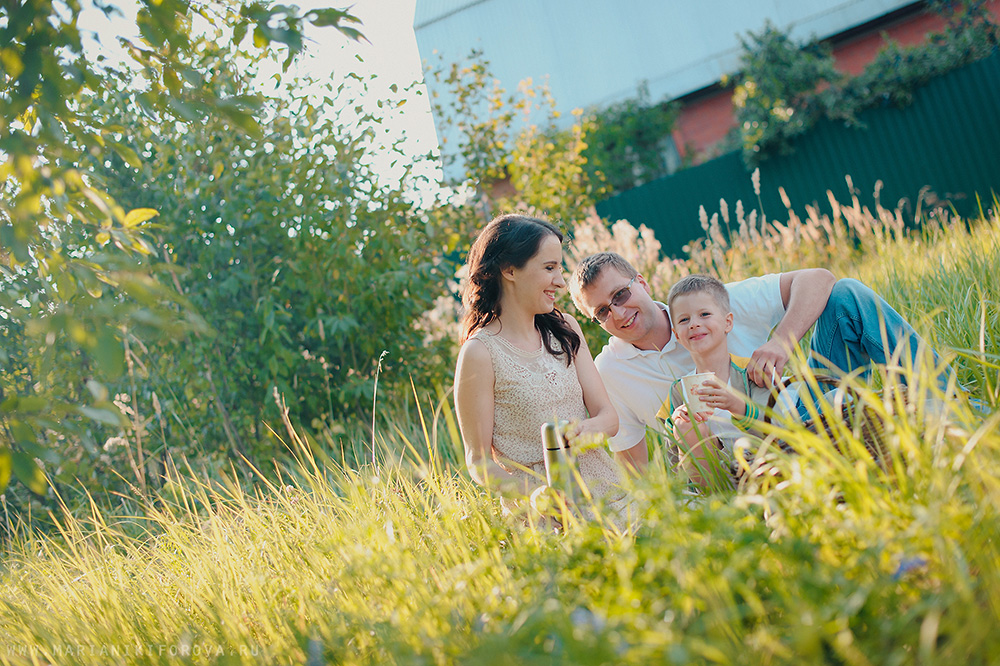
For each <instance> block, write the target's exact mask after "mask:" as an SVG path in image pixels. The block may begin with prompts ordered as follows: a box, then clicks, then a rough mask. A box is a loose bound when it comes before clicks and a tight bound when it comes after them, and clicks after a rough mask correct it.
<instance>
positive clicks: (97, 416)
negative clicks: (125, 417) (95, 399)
mask: <svg viewBox="0 0 1000 666" xmlns="http://www.w3.org/2000/svg"><path fill="white" fill-rule="evenodd" d="M76 410H77V411H78V412H80V413H81V414H83V415H84V416H86V417H87V418H89V419H93V420H95V421H98V422H99V423H105V424H107V425H112V426H120V425H121V424H122V420H121V413H119V412H115V411H113V410H111V409H106V408H100V407H88V406H87V405H78V406H77V408H76Z"/></svg>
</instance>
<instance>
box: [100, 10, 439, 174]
mask: <svg viewBox="0 0 1000 666" xmlns="http://www.w3.org/2000/svg"><path fill="white" fill-rule="evenodd" d="M118 4H119V6H120V8H121V9H122V11H123V13H125V14H126V16H125V17H124V18H123V19H116V20H113V21H110V22H109V21H108V20H106V19H105V18H104V17H103V15H101V14H100V13H99V12H97V11H95V10H93V9H85V11H84V13H83V14H82V15H81V17H80V29H81V31H93V32H95V33H97V35H98V38H99V39H100V41H101V43H102V44H103V45H104V47H105V52H106V53H109V54H110V55H112V56H113V51H114V49H113V47H114V45H116V43H117V42H116V40H115V37H116V36H118V35H121V34H122V32H123V31H128V30H132V32H131V33H130V34H129V35H123V36H132V35H134V26H135V8H134V6H133V5H131V3H130V2H129V1H128V0H122V1H121V2H120V3H118ZM287 4H290V5H291V4H295V5H298V6H299V7H300V8H301V9H302V10H304V11H307V10H309V9H313V8H321V7H330V6H333V7H338V8H346V9H348V10H349V11H350V12H351V13H352V14H354V15H355V16H357V17H358V18H359V19H361V21H362V25H361V26H353V27H357V28H358V29H360V30H361V32H362V33H363V34H364V35H365V37H367V39H368V41H367V42H365V41H362V42H355V41H353V40H351V39H348V38H346V37H345V36H344V35H342V34H341V33H340V32H338V31H336V30H335V29H333V28H313V27H310V28H309V29H308V30H307V32H306V37H307V41H306V48H305V53H304V54H302V55H301V56H300V60H299V62H298V64H297V65H296V66H295V67H296V68H300V70H301V71H303V72H308V73H309V74H312V75H313V76H315V77H317V78H321V79H323V78H330V79H332V80H333V81H335V82H339V81H341V80H343V79H344V77H346V76H347V74H349V73H351V72H353V73H355V74H358V75H361V76H362V77H364V78H365V79H368V95H367V97H366V99H365V101H366V102H367V103H368V108H369V110H370V111H372V112H376V113H384V114H385V120H384V122H383V125H382V126H383V127H384V128H386V129H388V130H389V132H388V133H386V138H393V137H398V136H400V135H405V136H406V138H407V140H406V143H405V144H404V149H405V150H406V152H407V154H409V155H411V156H413V158H414V160H416V159H417V157H418V156H420V155H426V154H427V153H428V152H430V151H432V150H433V151H436V150H437V136H436V134H435V130H434V122H433V120H432V117H431V112H430V104H429V101H428V99H427V94H426V89H425V88H424V86H423V85H422V81H423V73H422V70H421V62H420V55H419V52H418V51H417V40H416V37H415V36H414V33H413V15H414V8H415V5H416V0H355V1H354V3H353V4H351V5H345V4H342V3H341V2H338V0H291V1H290V2H288V3H287ZM84 6H85V7H87V4H86V3H84ZM109 47H110V48H109ZM275 71H277V70H275ZM371 75H374V76H375V78H374V79H370V78H369V77H370V76H371ZM414 81H420V82H421V84H420V85H419V86H417V87H415V88H414V90H413V93H411V94H409V95H408V96H407V98H406V103H405V104H404V105H403V106H402V107H399V108H397V109H393V110H391V111H389V110H388V109H387V108H383V109H376V106H375V101H376V100H378V99H383V98H389V97H392V96H396V97H398V95H394V94H393V93H392V92H390V90H389V87H390V86H391V85H393V84H395V85H396V86H398V88H399V90H402V89H404V88H406V87H407V86H410V84H412V83H413V82H414ZM417 91H419V92H421V93H422V94H414V93H416V92H417ZM341 112H342V113H343V110H341ZM390 162H391V158H386V159H385V160H380V155H378V154H377V151H376V154H375V155H373V165H374V166H375V168H376V170H377V171H378V172H379V173H380V174H382V175H383V176H384V177H386V178H397V179H398V178H399V177H400V176H401V171H402V165H400V164H397V166H396V167H390V166H389V163H390ZM420 173H423V174H424V175H427V176H433V175H434V170H433V169H432V168H431V167H430V166H428V167H426V168H424V169H423V170H422V171H421V172H420ZM417 187H418V189H423V188H420V187H419V184H418V185H417Z"/></svg>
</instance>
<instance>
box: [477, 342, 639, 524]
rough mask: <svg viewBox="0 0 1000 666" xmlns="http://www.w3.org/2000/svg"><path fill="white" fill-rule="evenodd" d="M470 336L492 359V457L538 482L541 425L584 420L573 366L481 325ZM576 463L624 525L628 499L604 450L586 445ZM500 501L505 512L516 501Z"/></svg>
mask: <svg viewBox="0 0 1000 666" xmlns="http://www.w3.org/2000/svg"><path fill="white" fill-rule="evenodd" d="M471 337H473V338H475V339H476V340H479V341H480V342H482V343H483V344H484V345H486V348H487V349H488V350H489V352H490V357H491V359H492V361H493V376H494V388H493V404H494V407H493V458H494V460H496V461H497V463H498V464H499V465H500V466H501V467H503V468H504V469H505V470H507V471H508V472H510V473H511V474H513V475H514V476H516V477H523V476H528V475H529V473H528V472H525V471H524V470H522V469H519V467H518V465H520V466H523V467H526V468H528V469H530V470H531V471H532V472H534V473H535V474H537V476H536V477H535V481H536V482H538V483H539V484H541V483H544V482H545V461H544V457H543V456H544V454H543V452H542V435H541V430H542V424H543V423H545V422H546V421H553V420H555V419H566V420H567V421H573V420H582V419H585V418H587V408H586V406H585V405H584V402H583V388H582V387H581V386H580V380H579V378H578V377H577V374H576V364H570V365H569V366H567V365H566V360H565V357H564V356H559V357H556V356H553V355H552V354H550V353H548V352H547V351H546V349H545V347H544V346H542V347H539V348H538V349H537V350H535V351H525V350H523V349H520V348H519V347H516V346H514V345H513V344H511V343H510V342H508V341H507V340H505V339H503V338H502V337H500V336H499V335H497V334H495V333H491V332H490V331H486V330H483V329H480V330H479V331H477V332H476V333H474V334H473V335H472V336H471ZM552 346H553V347H554V348H556V349H559V342H558V341H557V340H554V339H553V341H552ZM511 463H516V464H511ZM576 464H577V467H578V469H579V470H580V476H581V477H582V478H583V480H584V481H585V482H586V483H587V487H588V488H589V489H590V492H591V494H592V495H593V496H594V497H597V498H602V499H603V501H604V502H605V505H606V507H608V508H610V509H611V511H612V513H614V514H618V517H619V518H621V519H622V520H621V521H619V520H616V521H615V522H620V523H621V524H624V521H625V520H627V519H626V517H625V514H626V512H627V510H628V506H629V501H628V498H627V496H626V494H625V492H624V491H623V490H622V489H621V488H620V487H619V484H620V483H621V470H620V469H619V467H618V465H617V463H615V461H614V460H613V459H612V458H611V456H610V454H609V453H608V451H607V449H605V448H604V447H599V448H592V449H588V450H586V451H584V452H582V453H580V454H579V455H578V456H577V457H576ZM501 503H502V504H503V506H504V508H505V509H508V510H511V511H513V510H514V509H515V507H516V505H517V503H516V502H511V501H510V500H508V499H506V498H504V499H503V500H502V501H501Z"/></svg>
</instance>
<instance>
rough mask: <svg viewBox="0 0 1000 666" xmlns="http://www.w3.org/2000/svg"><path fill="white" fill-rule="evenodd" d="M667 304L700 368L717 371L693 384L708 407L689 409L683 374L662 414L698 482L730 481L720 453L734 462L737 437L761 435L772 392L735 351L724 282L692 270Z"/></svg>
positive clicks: (785, 393)
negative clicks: (755, 378)
mask: <svg viewBox="0 0 1000 666" xmlns="http://www.w3.org/2000/svg"><path fill="white" fill-rule="evenodd" d="M667 308H668V310H669V311H670V319H671V323H672V326H673V329H674V333H675V334H676V336H677V342H678V343H679V344H680V345H681V346H682V347H684V349H686V350H687V351H688V353H690V354H691V358H692V359H693V360H694V364H695V372H696V373H705V372H712V373H715V377H714V378H709V379H707V380H705V381H704V382H703V383H702V384H701V385H700V387H695V388H693V389H691V391H692V392H693V393H694V395H696V396H697V397H698V398H700V399H701V401H702V402H704V403H705V405H707V407H709V409H708V410H706V411H699V412H697V413H695V414H689V413H688V406H687V404H685V401H684V398H683V396H682V388H681V383H682V380H681V379H678V380H676V381H674V383H673V385H672V386H671V391H670V401H669V407H668V406H667V405H664V409H661V413H660V414H658V416H659V417H660V418H663V419H664V420H666V417H668V416H669V417H670V418H669V421H668V422H672V423H673V434H674V438H675V440H677V442H678V443H679V444H680V446H681V448H682V449H683V451H682V453H681V455H680V456H679V461H678V462H679V466H680V468H681V469H683V470H684V471H685V472H686V473H687V474H688V475H689V476H690V478H691V480H692V481H693V482H695V483H696V484H698V485H701V486H705V485H706V484H707V483H708V482H711V483H713V484H718V483H720V482H722V483H730V477H729V476H728V474H727V473H726V472H724V471H723V468H728V467H729V465H728V464H726V465H720V464H719V457H718V455H717V454H716V452H717V451H721V452H722V453H723V458H724V459H725V460H726V461H727V462H728V461H731V460H732V459H733V447H734V445H735V443H736V440H737V439H739V438H740V437H743V436H745V435H747V434H748V433H753V434H755V435H758V436H759V434H760V433H759V432H756V431H754V426H755V424H756V422H757V420H758V419H759V418H760V417H761V406H762V405H765V404H766V403H767V400H768V397H769V394H770V391H769V389H767V388H761V387H759V386H757V385H756V384H754V383H753V382H751V381H750V380H749V379H748V377H747V369H746V368H747V363H748V362H749V359H746V358H742V357H738V356H733V355H731V354H730V353H729V347H728V345H727V335H728V334H729V332H730V331H731V330H732V328H733V313H732V311H731V309H730V305H729V293H728V292H727V291H726V287H725V285H723V284H722V282H720V281H719V280H717V279H716V278H714V277H711V276H708V275H689V276H688V277H685V278H684V279H682V280H680V281H679V282H678V283H677V284H675V285H674V286H673V288H672V289H671V290H670V294H669V295H668V296H667ZM781 397H782V401H783V402H785V401H787V400H789V399H790V400H791V402H790V403H788V402H786V403H785V404H793V403H794V402H795V398H794V396H792V395H791V392H789V391H788V390H786V391H783V392H782V396H781ZM699 431H700V432H699Z"/></svg>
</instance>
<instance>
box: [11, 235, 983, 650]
mask: <svg viewBox="0 0 1000 666" xmlns="http://www.w3.org/2000/svg"><path fill="white" fill-rule="evenodd" d="M873 242H874V241H873ZM787 251H788V252H791V251H792V248H791V246H789V248H788V249H787ZM813 251H814V250H810V252H813ZM814 259H816V257H815V256H813V255H812V254H810V255H809V256H806V257H803V258H802V264H801V265H803V266H804V265H814V262H813V261H812V260H814ZM745 261H746V262H747V264H748V265H749V262H750V260H749V259H747V260H745ZM781 261H782V262H783V263H782V267H783V268H793V267H799V266H794V265H791V264H792V262H793V261H794V255H792V254H789V255H788V256H786V257H785V258H783V259H781ZM852 266H853V267H852V268H851V269H850V270H851V273H850V274H851V276H853V277H859V278H861V279H863V280H865V281H867V282H869V283H870V284H872V285H873V286H874V287H875V288H876V289H877V290H878V291H879V292H880V293H883V294H885V296H886V298H887V300H889V302H890V303H892V304H893V305H895V306H896V307H898V308H899V309H901V310H902V311H903V312H904V313H905V314H906V315H907V316H908V317H910V318H911V319H912V320H914V321H915V323H916V324H917V327H918V329H919V330H920V332H921V334H923V335H924V336H925V338H927V339H928V341H930V342H932V343H934V344H935V345H936V346H937V347H938V348H939V349H941V350H942V351H943V352H945V353H944V355H945V358H946V359H950V360H952V361H953V362H954V364H955V366H956V368H957V369H958V379H959V381H960V382H962V383H963V384H965V385H966V387H967V388H969V389H970V391H971V395H967V394H965V393H964V392H959V393H958V394H957V395H952V394H944V393H941V392H940V389H939V388H938V387H937V386H936V382H934V381H933V380H932V378H931V374H932V373H931V371H930V369H928V368H927V367H926V366H924V367H922V368H918V369H917V370H916V371H914V374H910V375H908V376H907V377H906V378H907V379H908V380H909V384H908V386H907V387H906V388H905V389H899V390H900V391H903V392H904V394H905V399H901V398H898V397H895V395H898V394H895V395H894V394H892V393H891V392H890V393H889V394H888V397H885V395H884V394H883V392H882V390H881V389H880V388H877V387H880V386H890V387H895V386H898V385H899V382H898V381H897V380H898V378H888V379H885V378H883V379H882V380H881V381H876V382H874V383H873V384H872V385H869V384H866V383H865V384H863V383H860V382H856V385H855V387H854V388H855V390H856V395H857V396H858V399H859V400H860V401H863V402H865V403H867V404H869V405H870V406H871V407H872V409H874V410H875V411H876V412H878V413H879V414H880V415H881V416H882V417H883V418H884V420H885V423H886V433H887V434H886V438H885V443H886V446H887V451H888V454H887V455H886V456H885V457H884V458H883V461H882V465H881V466H880V465H877V464H875V462H874V461H873V460H871V459H870V458H869V457H867V455H866V454H865V452H864V447H863V445H862V442H861V441H860V440H859V438H858V435H857V432H856V431H855V430H853V429H852V427H851V424H850V423H846V424H841V425H839V426H837V427H836V428H835V429H834V435H833V437H831V438H826V437H823V436H821V435H816V434H814V433H810V432H806V431H803V430H802V429H801V428H799V427H796V426H789V427H788V428H787V429H782V430H776V431H775V435H776V436H780V437H781V438H783V439H786V440H787V441H789V442H790V443H792V444H793V446H794V448H795V449H796V450H797V453H795V454H786V453H781V452H780V451H778V450H777V448H776V447H771V449H770V451H771V452H770V453H768V454H766V455H765V456H763V457H762V458H761V459H759V461H758V462H756V463H754V468H753V472H754V473H753V474H751V475H750V476H749V479H748V481H747V482H745V483H744V485H743V487H742V488H741V489H740V490H739V491H738V492H719V493H713V494H708V495H704V496H700V497H692V496H691V495H689V494H687V493H686V492H685V490H686V489H685V487H684V485H683V484H682V483H681V481H680V480H679V479H678V478H676V476H675V475H673V474H671V473H670V472H668V471H667V470H666V468H665V465H664V464H663V453H662V447H660V446H659V445H657V447H656V448H654V465H653V469H652V471H651V474H650V476H649V478H648V479H644V480H643V481H641V482H638V483H637V484H636V485H635V487H633V488H632V491H633V492H634V494H635V496H636V497H637V499H638V501H639V503H640V505H641V506H642V507H643V520H642V524H641V527H640V528H639V529H638V530H637V531H636V533H635V534H633V535H625V536H623V535H620V534H618V533H616V532H615V531H613V530H611V529H607V530H605V529H602V528H601V527H599V526H597V525H594V524H572V525H570V526H568V528H567V529H565V530H564V531H563V532H562V533H560V534H556V533H554V532H552V531H550V530H543V529H536V528H532V527H524V526H520V525H518V524H515V523H513V522H511V521H509V520H506V519H504V518H503V517H502V516H501V514H500V511H499V507H498V505H497V503H496V502H495V500H493V499H492V498H490V497H489V496H488V495H487V494H486V493H484V492H483V491H482V490H481V489H479V488H478V487H476V486H475V485H474V484H473V483H472V482H471V481H470V480H469V479H468V476H467V474H466V473H465V471H464V469H463V465H462V463H461V444H460V441H459V439H458V435H457V431H456V428H455V424H454V418H453V415H452V413H451V411H450V409H449V401H450V396H448V395H446V394H445V393H443V392H441V393H438V392H433V391H425V390H423V389H420V388H418V389H417V390H415V391H414V392H413V394H410V395H405V396H392V395H382V394H380V396H379V402H380V405H379V412H378V414H377V419H376V425H377V428H376V433H375V435H374V437H373V436H372V434H371V433H370V432H368V431H365V429H363V428H361V427H358V429H357V430H356V431H353V432H345V433H339V434H333V433H329V432H327V433H319V434H313V435H308V436H307V435H306V434H305V433H302V432H301V431H298V430H296V429H293V428H291V427H289V426H290V425H292V424H272V426H273V427H274V428H275V430H276V431H277V432H278V433H279V434H280V436H281V437H282V439H283V440H284V441H285V442H286V443H287V445H288V447H289V451H290V452H292V453H293V454H294V456H295V459H296V461H297V462H293V463H290V464H288V465H287V466H285V467H283V468H282V470H281V472H280V474H276V473H274V472H272V471H270V470H266V473H262V474H256V473H253V472H251V473H250V474H251V476H250V479H249V480H250V481H252V483H250V482H248V478H247V477H246V476H245V475H244V474H245V473H240V474H237V473H236V472H233V473H232V474H230V475H221V476H215V477H211V478H207V477H206V476H204V475H203V474H201V473H197V472H194V471H192V470H190V469H188V468H186V467H185V466H184V465H183V464H181V463H178V465H179V466H180V469H179V470H171V471H170V473H169V478H168V480H167V481H166V482H165V484H164V487H163V489H162V490H161V491H160V492H159V493H157V494H156V495H152V496H149V497H147V498H146V499H141V498H138V497H130V498H124V499H123V500H122V502H121V503H119V504H118V508H117V509H115V510H107V509H106V508H98V506H97V505H96V504H95V505H92V506H91V507H89V508H87V507H83V508H81V507H79V506H74V507H72V508H71V510H67V512H65V513H64V514H62V515H60V516H56V517H55V520H56V521H57V522H58V525H59V527H58V530H56V531H54V532H53V531H50V532H46V533H42V532H40V531H37V530H35V529H34V528H33V527H32V526H30V525H21V526H20V527H19V528H18V530H17V533H16V535H15V536H14V538H13V539H12V540H11V541H10V542H8V543H6V544H5V545H4V551H5V553H4V559H3V570H2V572H0V662H2V663H17V664H28V663H58V664H76V663H80V664H105V663H129V664H132V663H163V662H171V663H173V662H183V663H187V662H191V663H209V662H211V663H217V662H218V663H299V664H321V663H345V664H355V663H356V664H383V663H421V664H424V663H426V664H452V663H460V664H471V663H488V664H522V663H528V664H531V663H546V664H548V663H567V664H577V663H579V664H603V663H607V664H612V663H677V664H687V663H713V664H784V663H788V664H791V663H795V664H799V663H807V664H814V663H824V664H825V663H829V664H942V665H945V664H948V665H950V664H993V663H997V662H998V661H1000V632H998V631H997V630H996V628H997V626H1000V550H998V547H997V544H998V543H1000V434H998V431H1000V413H998V412H996V406H997V401H998V400H997V386H998V385H1000V369H998V365H1000V363H998V360H997V343H996V341H997V340H998V336H1000V323H998V319H1000V314H998V305H997V298H998V297H997V294H998V293H1000V284H998V282H1000V277H998V275H997V273H998V271H997V268H996V267H997V266H1000V223H998V221H997V218H996V217H992V218H990V219H989V220H982V221H979V222H976V223H974V224H973V225H972V229H971V231H967V230H966V228H965V225H964V224H962V225H959V224H956V225H946V226H943V227H938V228H936V229H934V230H931V231H927V232H925V233H924V234H921V235H914V236H912V237H910V236H906V237H900V238H893V239H890V240H887V241H884V242H882V241H880V244H879V245H878V252H877V253H874V254H863V253H862V254H860V255H859V257H858V259H857V262H856V263H855V264H853V265H852ZM925 314H926V316H924V315H925ZM591 342H592V346H593V343H594V341H591ZM956 349H957V350H959V351H958V352H957V353H956V352H954V351H952V350H956ZM901 371H903V372H905V370H901ZM416 396H419V399H418V398H417V397H416ZM970 397H971V398H975V399H976V400H978V401H980V402H981V403H982V405H983V406H984V407H985V411H981V409H978V408H977V407H976V406H975V405H974V404H972V403H971V402H970ZM934 399H938V400H940V401H942V402H941V404H943V409H944V413H943V416H944V417H946V418H941V416H942V414H941V413H939V410H938V409H935V408H934V407H935V402H934ZM345 440H346V441H345ZM373 448H374V454H373V453H372V450H373ZM345 462H346V463H347V464H345Z"/></svg>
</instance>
